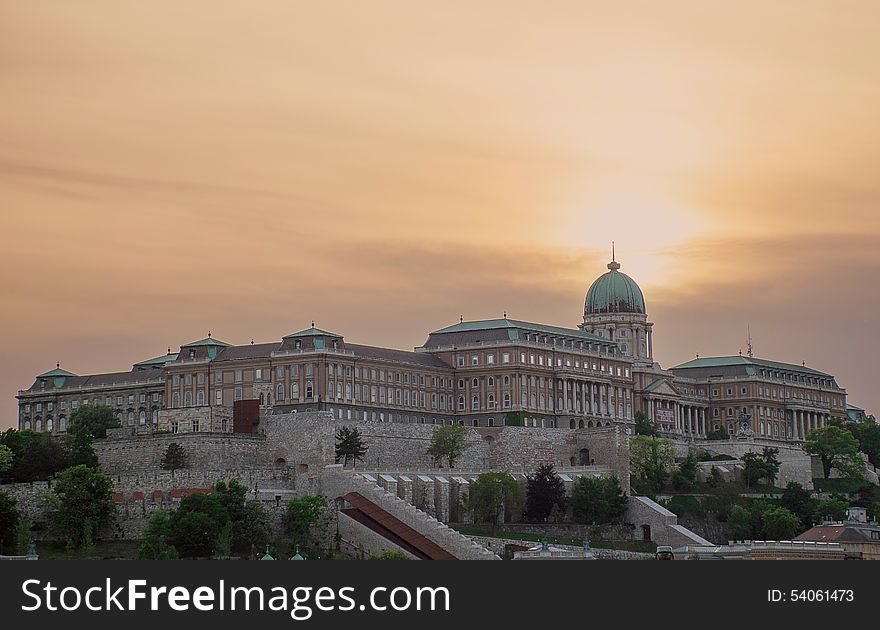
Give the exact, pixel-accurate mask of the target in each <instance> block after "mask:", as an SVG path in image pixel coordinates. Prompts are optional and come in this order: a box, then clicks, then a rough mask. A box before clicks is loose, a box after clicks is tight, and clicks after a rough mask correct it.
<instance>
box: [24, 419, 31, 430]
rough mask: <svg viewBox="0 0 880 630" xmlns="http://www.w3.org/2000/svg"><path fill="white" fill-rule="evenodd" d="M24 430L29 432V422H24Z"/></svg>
mask: <svg viewBox="0 0 880 630" xmlns="http://www.w3.org/2000/svg"><path fill="white" fill-rule="evenodd" d="M24 430H25V431H30V430H31V421H30V420H25V421H24Z"/></svg>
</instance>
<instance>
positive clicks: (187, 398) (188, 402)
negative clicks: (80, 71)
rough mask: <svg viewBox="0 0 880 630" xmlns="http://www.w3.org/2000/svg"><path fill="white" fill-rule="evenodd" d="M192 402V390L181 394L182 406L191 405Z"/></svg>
mask: <svg viewBox="0 0 880 630" xmlns="http://www.w3.org/2000/svg"><path fill="white" fill-rule="evenodd" d="M192 404H193V395H192V392H186V393H185V394H184V395H183V406H184V407H192Z"/></svg>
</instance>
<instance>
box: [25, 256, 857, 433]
mask: <svg viewBox="0 0 880 630" xmlns="http://www.w3.org/2000/svg"><path fill="white" fill-rule="evenodd" d="M18 401H19V421H18V425H19V428H20V429H32V430H36V431H51V432H57V433H63V432H64V431H66V429H67V425H68V419H69V417H70V414H72V413H73V412H74V411H75V410H76V409H77V408H78V407H79V406H80V405H86V404H103V405H108V406H110V407H112V408H113V409H115V410H116V412H117V414H118V416H119V418H120V422H121V424H122V426H123V427H128V428H130V429H131V431H132V432H144V433H149V432H153V431H156V430H165V431H171V432H190V431H211V432H225V431H232V430H233V429H234V423H233V422H232V421H231V420H232V418H233V413H232V410H233V409H235V408H237V407H239V406H241V405H242V403H243V402H244V401H253V402H252V403H251V406H252V408H258V409H259V415H260V416H262V415H265V414H272V413H290V412H296V411H330V412H332V413H333V414H334V415H335V416H336V417H337V418H339V419H343V420H345V419H350V420H373V421H382V422H398V423H420V424H448V423H459V424H464V425H467V426H479V427H491V426H502V425H511V424H513V425H521V426H523V425H524V426H541V427H545V428H559V429H576V430H580V429H584V430H589V429H590V428H593V427H606V426H613V425H620V426H622V427H623V428H625V429H626V430H631V429H632V427H633V425H634V424H635V420H636V414H637V413H638V412H641V413H642V414H644V415H645V417H647V418H648V419H650V420H651V421H652V422H654V423H655V424H656V425H657V427H658V428H659V429H660V431H661V432H663V433H664V434H667V435H671V436H679V437H683V438H690V439H699V438H704V437H706V436H707V435H708V434H709V433H711V432H713V431H726V432H727V433H728V434H730V435H731V436H737V435H738V434H739V435H741V436H742V435H744V434H746V433H748V434H749V435H754V436H755V437H761V438H765V439H769V440H780V441H798V440H803V438H804V436H805V435H806V432H807V431H809V430H810V429H811V428H814V427H819V426H823V425H824V424H825V423H826V422H828V421H829V420H830V419H831V418H833V417H841V418H844V417H846V414H847V403H846V391H845V390H844V389H842V388H840V387H839V386H838V384H837V382H836V380H835V378H834V377H833V376H831V375H830V374H826V373H824V372H819V371H817V370H813V369H810V368H807V367H806V366H804V365H800V366H798V365H791V364H786V363H779V362H775V361H767V360H763V359H757V358H752V357H743V356H731V357H711V358H709V357H706V358H697V359H695V360H693V361H689V362H687V363H684V364H682V365H679V366H676V367H673V368H670V369H663V368H661V367H660V365H659V364H658V363H656V362H655V361H654V356H653V323H651V322H649V321H648V316H647V309H646V306H645V299H644V295H643V294H642V291H641V289H640V288H639V286H638V284H636V282H635V281H634V280H633V279H632V278H630V277H629V276H627V275H626V274H624V273H622V272H621V271H620V264H619V263H618V262H617V261H616V260H614V261H612V262H611V263H609V265H608V271H607V272H606V273H605V274H603V275H602V276H600V277H599V278H598V279H596V281H595V282H594V283H593V284H592V286H591V287H590V289H589V291H588V292H587V296H586V300H585V303H584V313H583V320H582V321H581V323H579V324H578V325H577V326H576V327H572V328H565V327H559V326H550V325H545V324H535V323H530V322H524V321H518V320H514V319H508V318H507V317H506V316H505V317H503V318H501V319H491V320H481V321H459V322H458V323H456V324H453V325H451V326H448V327H446V328H441V329H440V330H436V331H434V332H432V333H430V334H429V335H428V338H427V340H426V341H425V342H424V343H423V344H422V345H421V346H419V347H417V348H415V349H414V350H412V351H404V350H396V349H390V348H381V347H375V346H368V345H361V344H354V343H349V342H347V341H346V340H345V338H344V336H343V335H341V334H338V333H334V332H329V331H326V330H321V329H320V328H317V327H315V325H314V322H312V325H311V327H309V328H306V329H305V330H301V331H299V332H294V333H292V334H289V335H286V336H284V337H282V338H281V339H280V340H279V341H274V342H269V343H259V344H255V343H253V342H252V343H250V344H246V345H238V346H236V345H231V344H228V343H224V342H222V341H220V340H218V339H216V338H214V337H213V336H211V335H210V334H209V335H208V337H206V338H205V339H201V340H199V341H194V342H192V343H187V344H184V345H182V346H180V349H179V351H178V352H171V350H170V349H169V351H168V353H167V354H165V355H163V356H160V357H156V358H154V359H149V360H147V361H142V362H140V363H136V364H134V365H133V366H132V370H131V371H130V372H122V373H112V374H96V375H89V376H79V375H76V374H73V373H71V372H69V371H67V370H64V369H61V367H60V365H56V367H55V369H53V370H51V371H48V372H46V373H44V374H40V375H39V376H37V377H36V380H35V381H34V383H33V385H31V387H30V388H29V389H27V390H22V391H20V392H19V393H18ZM239 401H242V402H239ZM235 426H237V425H235ZM236 430H237V429H236Z"/></svg>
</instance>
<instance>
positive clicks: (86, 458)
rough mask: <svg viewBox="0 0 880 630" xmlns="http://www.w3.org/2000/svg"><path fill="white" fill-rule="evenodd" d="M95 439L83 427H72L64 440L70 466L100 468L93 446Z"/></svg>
mask: <svg viewBox="0 0 880 630" xmlns="http://www.w3.org/2000/svg"><path fill="white" fill-rule="evenodd" d="M94 439H95V438H94V437H92V434H91V432H90V431H89V430H88V429H87V428H86V427H85V426H83V425H76V426H72V427H71V428H70V430H69V431H68V432H67V435H65V436H64V438H63V447H64V450H65V452H66V454H67V465H68V466H79V465H80V464H82V465H84V466H88V467H89V468H98V456H97V454H95V448H94V446H93V444H92V443H93V442H94Z"/></svg>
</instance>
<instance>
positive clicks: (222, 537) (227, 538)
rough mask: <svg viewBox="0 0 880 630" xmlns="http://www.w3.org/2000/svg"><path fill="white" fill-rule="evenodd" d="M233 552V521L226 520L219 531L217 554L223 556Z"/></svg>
mask: <svg viewBox="0 0 880 630" xmlns="http://www.w3.org/2000/svg"><path fill="white" fill-rule="evenodd" d="M231 553H232V521H226V523H224V524H223V526H222V527H221V528H220V531H219V532H218V533H217V555H218V556H221V557H223V558H226V557H229V555H230V554H231Z"/></svg>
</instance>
